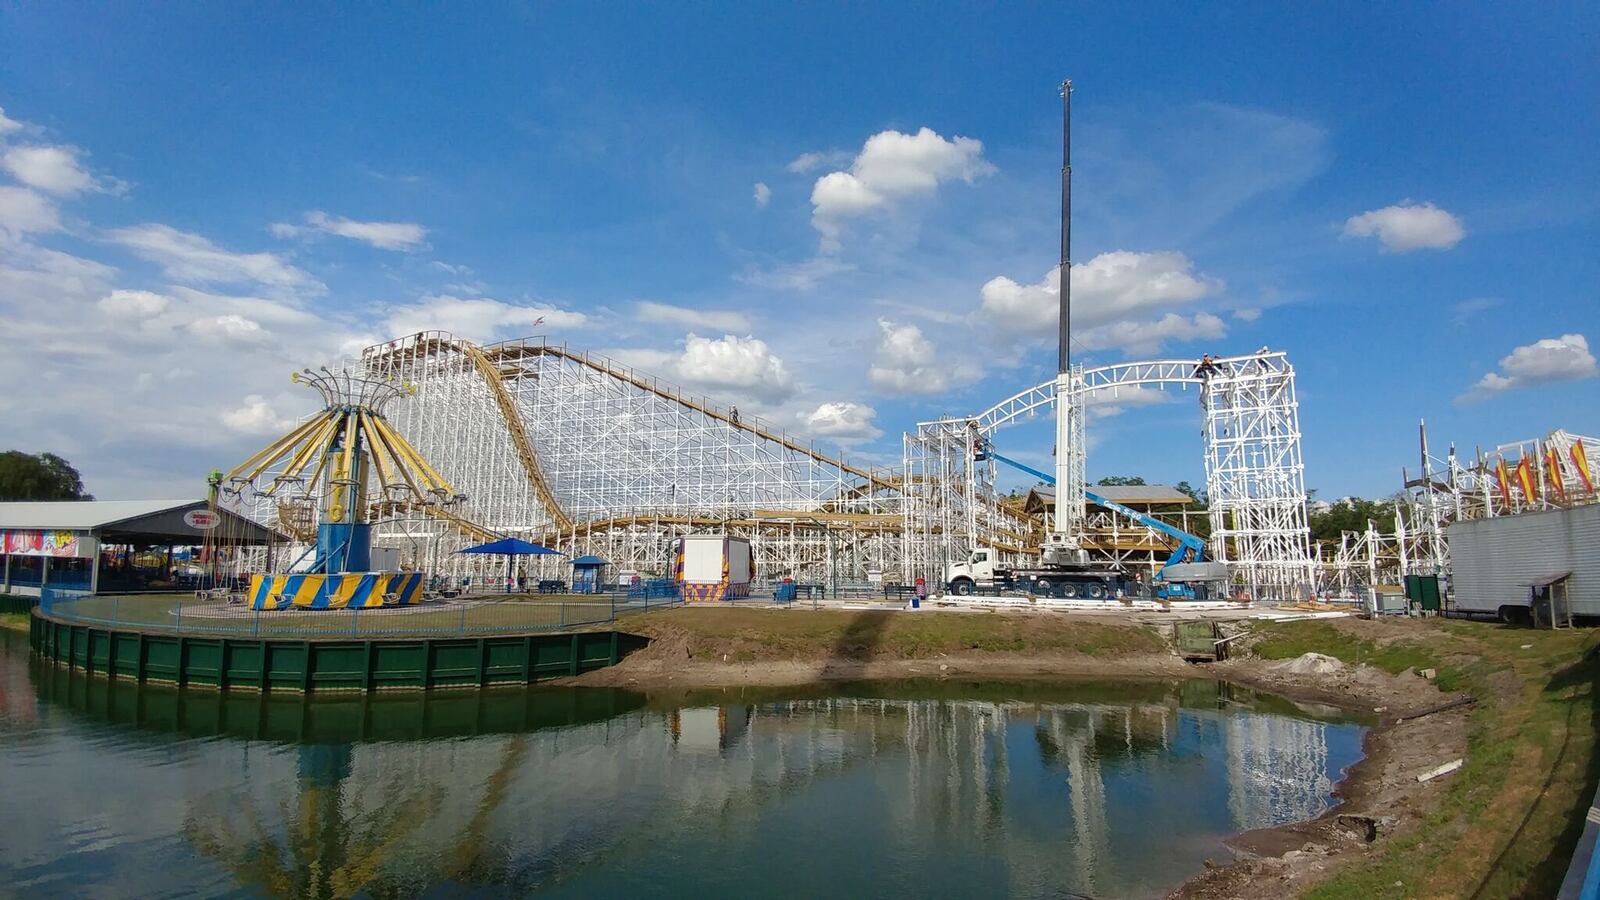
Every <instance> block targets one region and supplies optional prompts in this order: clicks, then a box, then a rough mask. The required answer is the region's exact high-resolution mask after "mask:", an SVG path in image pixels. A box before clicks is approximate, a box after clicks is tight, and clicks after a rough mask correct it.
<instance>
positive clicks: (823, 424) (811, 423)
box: [800, 402, 883, 444]
mask: <svg viewBox="0 0 1600 900" xmlns="http://www.w3.org/2000/svg"><path fill="white" fill-rule="evenodd" d="M877 415H878V411H877V410H875V409H873V408H872V407H870V406H867V405H866V404H864V403H849V402H841V403H823V404H821V405H819V406H818V407H817V408H816V409H814V410H812V411H811V412H807V413H801V415H800V423H801V427H803V428H804V429H805V430H806V431H808V432H810V433H811V434H814V435H817V436H818V437H828V438H833V439H834V440H835V441H837V442H839V443H841V444H844V443H854V442H860V441H871V440H876V439H877V438H880V437H882V436H883V429H881V428H878V427H877V426H875V425H874V424H873V419H875V418H876V417H877Z"/></svg>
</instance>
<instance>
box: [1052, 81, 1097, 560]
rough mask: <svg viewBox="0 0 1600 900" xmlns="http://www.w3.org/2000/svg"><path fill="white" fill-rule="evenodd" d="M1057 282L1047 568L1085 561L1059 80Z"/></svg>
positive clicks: (1065, 112)
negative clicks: (1053, 491) (1075, 462)
mask: <svg viewBox="0 0 1600 900" xmlns="http://www.w3.org/2000/svg"><path fill="white" fill-rule="evenodd" d="M1056 276H1057V278H1056V281H1057V284H1058V285H1059V288H1058V291H1057V295H1058V298H1059V302H1058V306H1059V311H1058V329H1057V335H1056V341H1057V348H1056V460H1055V462H1056V465H1055V469H1056V477H1055V484H1056V485H1058V487H1057V495H1056V516H1055V519H1054V521H1053V522H1052V524H1051V528H1050V532H1049V533H1048V534H1046V535H1045V540H1044V547H1043V548H1041V554H1040V555H1041V557H1042V559H1043V561H1044V563H1045V564H1046V565H1058V566H1081V565H1085V564H1086V563H1087V562H1088V555H1087V554H1086V553H1085V552H1084V550H1083V547H1082V546H1081V544H1080V542H1079V537H1078V534H1077V531H1076V529H1077V527H1078V524H1079V523H1078V517H1079V516H1080V515H1081V513H1082V511H1081V510H1080V509H1079V508H1078V506H1079V499H1078V496H1077V490H1076V487H1077V480H1076V479H1075V478H1074V477H1073V467H1072V459H1073V454H1074V453H1076V452H1077V450H1078V448H1077V447H1076V446H1075V443H1076V442H1077V440H1078V439H1079V436H1078V435H1076V434H1073V429H1072V427H1071V426H1072V415H1073V411H1072V396H1073V389H1072V80H1071V79H1068V80H1066V81H1063V82H1061V258H1060V261H1059V262H1058V263H1057V271H1056Z"/></svg>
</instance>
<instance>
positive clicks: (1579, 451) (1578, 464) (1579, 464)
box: [1572, 440, 1594, 494]
mask: <svg viewBox="0 0 1600 900" xmlns="http://www.w3.org/2000/svg"><path fill="white" fill-rule="evenodd" d="M1572 467H1573V468H1574V469H1577V470H1578V480H1579V481H1581V482H1583V489H1584V490H1585V491H1587V492H1588V493H1591V494H1593V493H1594V476H1592V475H1590V474H1589V456H1588V454H1586V453H1585V452H1584V450H1583V441H1581V440H1577V441H1573V442H1572Z"/></svg>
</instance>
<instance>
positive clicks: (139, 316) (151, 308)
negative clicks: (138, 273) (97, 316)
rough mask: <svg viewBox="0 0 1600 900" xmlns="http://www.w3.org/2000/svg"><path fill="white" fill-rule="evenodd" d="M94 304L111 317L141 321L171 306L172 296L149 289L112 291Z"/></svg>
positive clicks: (152, 317) (159, 313) (157, 314)
mask: <svg viewBox="0 0 1600 900" xmlns="http://www.w3.org/2000/svg"><path fill="white" fill-rule="evenodd" d="M96 306H98V307H99V308H100V311H101V312H103V313H105V314H106V315H107V316H109V317H111V318H113V319H121V320H123V321H133V322H143V321H146V320H148V319H154V318H155V317H157V316H159V315H161V314H162V313H164V312H166V311H167V309H168V308H170V307H171V306H172V298H170V297H166V296H163V295H161V294H156V293H152V292H150V291H112V292H111V293H109V294H107V295H105V296H104V297H102V298H100V302H99V303H97V304H96Z"/></svg>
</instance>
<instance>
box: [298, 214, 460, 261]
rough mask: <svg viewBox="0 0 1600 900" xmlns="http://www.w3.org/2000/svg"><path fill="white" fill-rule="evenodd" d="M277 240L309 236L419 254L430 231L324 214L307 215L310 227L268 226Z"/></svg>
mask: <svg viewBox="0 0 1600 900" xmlns="http://www.w3.org/2000/svg"><path fill="white" fill-rule="evenodd" d="M267 230H268V231H270V232H272V234H273V236H274V237H279V238H293V237H299V236H301V235H303V234H306V233H308V232H321V233H323V234H332V235H337V236H339V237H343V238H349V239H350V240H353V241H360V242H362V243H364V244H369V245H371V246H373V247H377V248H378V249H379V250H405V251H410V250H418V249H421V248H422V247H423V246H424V245H423V241H424V239H426V238H427V236H428V229H426V228H424V227H422V226H421V225H418V224H416V223H414V222H357V221H355V220H353V219H346V218H345V217H343V216H330V215H328V214H327V213H325V212H323V211H321V210H312V211H311V212H308V213H306V224H305V225H304V226H300V225H290V224H288V223H286V222H274V223H273V224H271V225H269V226H267Z"/></svg>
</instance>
